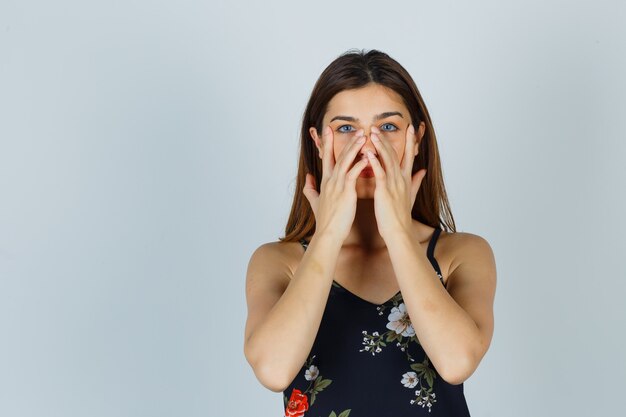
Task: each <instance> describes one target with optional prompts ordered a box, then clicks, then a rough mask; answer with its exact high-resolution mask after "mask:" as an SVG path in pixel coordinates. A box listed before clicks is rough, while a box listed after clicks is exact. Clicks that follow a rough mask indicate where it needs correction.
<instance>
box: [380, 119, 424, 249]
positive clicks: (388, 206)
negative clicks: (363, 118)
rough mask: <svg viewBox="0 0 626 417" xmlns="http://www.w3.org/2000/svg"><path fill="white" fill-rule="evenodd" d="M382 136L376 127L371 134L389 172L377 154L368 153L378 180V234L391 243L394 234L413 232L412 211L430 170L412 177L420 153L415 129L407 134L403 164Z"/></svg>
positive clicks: (411, 127)
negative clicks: (390, 237)
mask: <svg viewBox="0 0 626 417" xmlns="http://www.w3.org/2000/svg"><path fill="white" fill-rule="evenodd" d="M379 133H380V131H379V130H378V129H377V128H376V127H374V126H372V128H371V133H370V136H371V139H372V143H373V144H374V146H375V147H376V149H377V151H378V155H379V157H382V160H383V164H384V165H385V168H383V166H382V165H381V163H380V161H379V160H378V158H376V156H374V155H373V154H369V153H368V158H369V160H370V163H371V165H372V170H373V171H374V176H375V178H376V189H375V191H374V212H375V214H376V222H377V224H378V232H379V233H380V235H381V236H382V237H383V239H387V237H389V236H392V235H393V233H394V232H400V231H405V230H406V231H408V230H410V228H411V223H412V221H413V218H412V217H411V210H412V208H413V204H414V202H415V197H416V196H417V192H418V191H419V188H420V185H421V184H422V179H423V178H424V176H426V169H425V168H424V169H420V170H419V171H417V172H416V173H415V174H414V175H413V176H411V169H412V167H413V161H414V159H415V156H417V152H419V147H418V143H417V135H415V128H414V127H413V125H410V126H409V128H408V129H407V130H406V140H405V146H404V156H403V157H402V161H399V160H398V155H397V153H396V151H395V149H394V148H393V147H392V146H391V144H390V143H389V142H388V141H387V140H386V139H385V138H381V136H379V135H378V134H379Z"/></svg>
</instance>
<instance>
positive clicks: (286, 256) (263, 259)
mask: <svg viewBox="0 0 626 417" xmlns="http://www.w3.org/2000/svg"><path fill="white" fill-rule="evenodd" d="M302 250H303V248H302V245H301V244H300V243H299V242H283V241H280V240H278V241H273V242H265V243H262V244H261V245H259V246H258V247H257V248H256V249H255V250H254V251H253V253H252V255H251V257H250V261H249V263H248V268H249V269H250V268H253V269H254V270H267V269H271V270H274V271H276V272H282V273H283V274H284V275H285V276H288V277H289V278H291V276H292V275H293V271H294V262H295V261H296V260H297V259H298V258H300V257H302ZM277 270H278V271H277Z"/></svg>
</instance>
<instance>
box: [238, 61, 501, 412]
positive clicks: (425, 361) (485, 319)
mask: <svg viewBox="0 0 626 417" xmlns="http://www.w3.org/2000/svg"><path fill="white" fill-rule="evenodd" d="M300 140H301V143H300V145H301V152H300V159H299V167H298V178H297V181H298V182H297V187H296V195H295V198H294V202H293V206H292V210H291V215H290V217H289V221H288V224H287V227H286V236H285V237H283V238H281V239H280V240H279V241H278V242H270V243H265V244H263V245H261V246H260V247H259V248H258V249H256V250H255V252H254V253H253V254H252V257H251V259H250V262H249V264H248V271H247V277H246V299H247V303H248V318H247V322H246V329H245V344H244V353H245V356H246V359H247V360H248V362H249V363H250V365H251V366H252V368H253V370H254V373H255V375H256V377H257V378H258V379H259V381H260V382H261V384H262V385H264V386H265V387H267V388H268V389H270V390H272V391H275V392H282V393H283V397H284V407H285V415H286V416H297V417H301V416H315V417H331V416H332V417H335V416H337V417H347V416H348V415H350V416H351V417H370V416H374V417H378V416H380V417H394V416H398V417H404V416H418V415H429V416H454V417H461V416H468V415H469V410H468V406H467V403H466V400H465V396H464V393H463V382H464V381H465V380H467V378H469V377H470V375H472V374H473V373H474V371H475V370H476V368H477V366H478V364H479V363H480V361H481V360H482V358H483V357H484V355H485V353H486V352H487V349H488V348H489V345H490V344H491V339H492V335H493V328H494V319H493V303H494V297H495V288H496V266H495V259H494V256H493V252H492V250H491V247H490V246H489V244H488V243H487V241H486V240H485V239H483V238H482V237H480V236H478V235H475V234H471V233H464V232H456V226H455V224H454V219H453V217H452V214H451V211H450V208H449V204H448V201H447V197H446V192H445V187H444V183H443V176H442V171H441V164H440V159H439V153H438V149H437V142H436V139H435V132H434V129H433V125H432V122H431V120H430V115H429V114H428V110H427V109H426V105H425V104H424V101H423V100H422V97H421V95H420V93H419V91H418V89H417V87H416V86H415V83H414V81H413V80H412V78H411V76H410V75H409V74H408V72H407V71H406V70H405V69H404V68H403V67H402V66H401V65H400V64H399V63H398V62H396V61H395V60H394V59H392V58H391V57H389V56H388V55H387V54H385V53H383V52H380V51H376V50H371V51H369V52H367V53H365V51H360V52H359V51H348V52H346V53H344V54H343V55H341V56H339V57H338V58H337V59H336V60H335V61H333V62H332V63H331V64H330V65H329V66H328V67H327V68H326V69H325V70H324V72H323V73H322V74H321V76H320V78H319V79H318V80H317V83H316V84H315V87H314V88H313V92H312V94H311V98H310V99H309V102H308V105H307V107H306V110H305V112H304V117H303V120H302V131H301V138H300ZM305 198H306V201H305Z"/></svg>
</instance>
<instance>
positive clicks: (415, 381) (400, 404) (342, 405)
mask: <svg viewBox="0 0 626 417" xmlns="http://www.w3.org/2000/svg"><path fill="white" fill-rule="evenodd" d="M440 233H441V229H435V231H434V233H433V235H432V237H431V239H430V241H429V243H428V249H427V257H428V259H429V260H430V262H431V264H432V266H433V268H434V269H435V271H436V272H437V275H438V276H439V280H440V281H441V283H442V284H443V277H442V275H441V271H440V269H439V264H438V263H437V260H436V259H435V258H434V256H433V252H434V248H435V243H436V241H437V237H438V236H439V234H440ZM300 243H301V244H302V246H303V247H304V250H306V249H307V246H308V242H307V241H306V240H304V239H301V240H300ZM444 287H445V285H444ZM286 342H288V341H281V342H280V343H286ZM283 402H284V404H283V406H284V410H285V416H288V417H348V416H350V417H410V416H432V417H435V416H450V417H451V416H454V417H464V416H469V415H470V414H469V409H468V407H467V403H466V401H465V395H464V393H463V384H458V385H451V384H449V383H448V382H446V381H444V380H443V379H442V378H441V376H440V375H439V374H438V372H437V370H436V369H435V368H434V367H433V365H432V364H431V362H430V360H429V358H428V356H427V355H426V352H425V351H424V349H423V348H422V346H421V345H420V342H419V339H418V338H417V335H416V334H415V330H414V329H413V326H412V324H411V321H410V318H409V316H408V314H407V310H406V307H405V305H404V302H403V299H402V294H401V292H400V291H398V293H396V295H394V296H393V297H392V298H391V299H390V300H388V301H386V302H384V303H383V304H374V303H371V302H369V301H366V300H364V299H362V298H361V297H359V296H357V295H356V294H354V293H352V292H350V291H348V290H347V289H346V288H344V287H343V286H341V285H340V284H339V283H338V282H336V281H335V280H333V283H332V286H331V288H330V293H329V296H328V300H327V302H326V308H325V310H324V314H323V316H322V320H321V323H320V327H319V330H318V332H317V336H316V338H315V342H314V343H313V346H312V348H311V351H310V352H309V354H308V356H307V359H306V362H305V363H304V364H303V366H302V369H301V371H300V372H298V374H297V375H296V377H295V378H294V380H293V381H292V382H291V384H290V385H289V386H288V387H287V388H286V389H285V390H284V391H283Z"/></svg>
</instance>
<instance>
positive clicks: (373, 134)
mask: <svg viewBox="0 0 626 417" xmlns="http://www.w3.org/2000/svg"><path fill="white" fill-rule="evenodd" d="M370 137H371V138H372V140H373V141H374V142H378V140H379V139H378V135H377V134H376V133H372V134H371V135H370Z"/></svg>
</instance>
